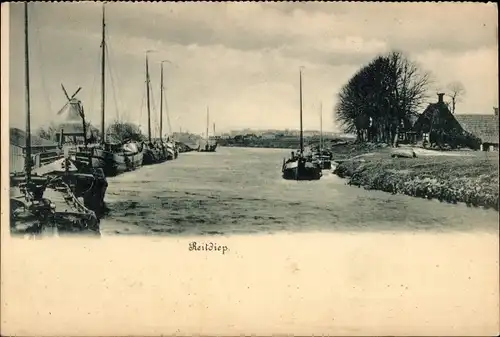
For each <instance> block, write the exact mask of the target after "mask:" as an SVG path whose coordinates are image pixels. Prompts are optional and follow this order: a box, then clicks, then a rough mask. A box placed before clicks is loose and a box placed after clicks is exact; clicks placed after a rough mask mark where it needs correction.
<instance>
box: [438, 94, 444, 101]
mask: <svg viewBox="0 0 500 337" xmlns="http://www.w3.org/2000/svg"><path fill="white" fill-rule="evenodd" d="M443 96H444V94H443V93H438V103H443Z"/></svg>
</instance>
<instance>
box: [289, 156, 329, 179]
mask: <svg viewBox="0 0 500 337" xmlns="http://www.w3.org/2000/svg"><path fill="white" fill-rule="evenodd" d="M282 173H283V179H286V180H319V179H321V176H322V173H321V167H319V166H318V165H316V164H314V163H312V162H309V161H302V160H294V161H290V162H288V163H284V164H283V169H282Z"/></svg>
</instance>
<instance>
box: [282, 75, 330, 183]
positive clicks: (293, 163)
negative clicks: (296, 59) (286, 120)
mask: <svg viewBox="0 0 500 337" xmlns="http://www.w3.org/2000/svg"><path fill="white" fill-rule="evenodd" d="M299 90H300V149H299V151H298V153H297V154H296V153H294V152H292V155H291V157H290V158H289V159H288V160H285V159H283V166H282V169H281V171H282V177H283V179H287V180H319V179H320V178H321V176H322V173H321V167H320V165H319V163H318V162H317V161H314V160H312V158H311V157H309V156H305V155H304V134H303V128H302V69H301V70H300V72H299Z"/></svg>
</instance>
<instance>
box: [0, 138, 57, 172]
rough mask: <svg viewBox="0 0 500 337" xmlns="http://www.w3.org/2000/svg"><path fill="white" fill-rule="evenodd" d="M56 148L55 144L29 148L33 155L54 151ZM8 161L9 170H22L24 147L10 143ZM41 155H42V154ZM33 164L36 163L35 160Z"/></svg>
mask: <svg viewBox="0 0 500 337" xmlns="http://www.w3.org/2000/svg"><path fill="white" fill-rule="evenodd" d="M55 149H57V146H48V147H33V148H32V149H31V153H32V155H33V156H35V155H36V154H39V153H43V152H48V151H54V150H55ZM9 154H10V158H9V159H10V161H9V172H10V173H14V172H23V171H24V155H25V154H24V148H22V147H20V146H17V145H14V144H10V148H9ZM42 157H43V156H42ZM34 164H38V162H37V161H36V160H35V162H34Z"/></svg>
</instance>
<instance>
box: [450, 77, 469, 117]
mask: <svg viewBox="0 0 500 337" xmlns="http://www.w3.org/2000/svg"><path fill="white" fill-rule="evenodd" d="M446 91H447V92H446V95H447V96H448V97H449V98H450V100H451V101H450V102H446V104H447V105H448V108H449V109H450V111H451V113H452V114H455V111H456V107H457V103H458V102H460V101H461V99H462V98H463V97H464V96H465V94H466V91H465V87H464V85H463V84H462V82H459V81H454V82H451V83H450V84H448V86H447V88H446Z"/></svg>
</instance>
